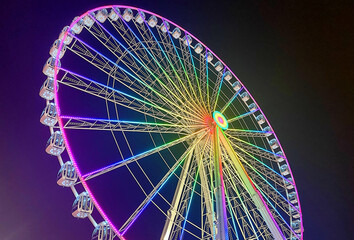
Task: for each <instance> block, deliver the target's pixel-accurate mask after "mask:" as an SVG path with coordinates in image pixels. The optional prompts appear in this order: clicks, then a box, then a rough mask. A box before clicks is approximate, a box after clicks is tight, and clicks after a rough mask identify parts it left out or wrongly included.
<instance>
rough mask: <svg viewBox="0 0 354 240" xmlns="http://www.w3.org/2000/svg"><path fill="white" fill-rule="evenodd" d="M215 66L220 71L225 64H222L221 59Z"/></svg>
mask: <svg viewBox="0 0 354 240" xmlns="http://www.w3.org/2000/svg"><path fill="white" fill-rule="evenodd" d="M214 68H215V70H216V71H218V72H220V71H221V70H222V69H223V68H224V66H223V65H222V63H221V62H220V61H217V62H216V63H215V65H214ZM224 76H225V75H224Z"/></svg>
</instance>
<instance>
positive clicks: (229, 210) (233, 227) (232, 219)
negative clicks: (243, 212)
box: [224, 182, 239, 239]
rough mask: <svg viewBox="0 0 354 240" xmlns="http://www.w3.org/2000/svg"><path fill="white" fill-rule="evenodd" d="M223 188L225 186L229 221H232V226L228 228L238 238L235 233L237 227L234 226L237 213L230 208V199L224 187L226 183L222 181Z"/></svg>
mask: <svg viewBox="0 0 354 240" xmlns="http://www.w3.org/2000/svg"><path fill="white" fill-rule="evenodd" d="M224 188H225V197H226V201H227V210H228V212H229V215H230V216H231V221H232V227H231V228H229V229H231V232H233V233H234V235H235V237H236V239H239V236H238V233H237V227H236V222H237V223H238V220H237V215H236V213H235V211H234V209H233V208H232V204H231V201H230V197H229V194H228V192H227V187H226V183H225V182H224ZM230 225H231V223H230Z"/></svg>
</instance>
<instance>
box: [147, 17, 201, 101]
mask: <svg viewBox="0 0 354 240" xmlns="http://www.w3.org/2000/svg"><path fill="white" fill-rule="evenodd" d="M163 24H164V26H165V28H166V29H167V25H166V24H167V22H166V21H163ZM147 27H149V26H148V25H147ZM149 29H150V31H151V28H149ZM151 33H152V34H153V32H152V31H151ZM158 34H159V37H160V40H161V42H162V43H163V44H162V45H163V46H164V49H165V51H164V52H165V53H166V58H167V59H168V62H169V64H170V66H171V68H172V70H173V72H174V75H175V76H176V77H177V79H178V82H176V83H177V84H180V87H181V88H183V89H184V91H185V92H186V93H187V95H188V98H189V99H190V101H191V102H193V103H194V104H196V105H198V100H197V99H194V97H193V96H192V93H191V92H190V90H188V88H187V86H186V85H185V84H184V82H183V81H182V76H184V75H185V73H184V70H183V67H184V66H183V65H181V64H182V62H181V58H180V57H179V55H176V53H178V52H177V49H176V46H175V45H174V41H173V39H172V37H171V34H170V31H167V32H166V33H163V32H162V31H158ZM156 42H157V44H159V46H160V43H159V41H157V40H156ZM171 59H172V61H173V62H174V63H175V66H174V65H173V64H172V63H171ZM178 63H180V64H178ZM187 76H188V75H187Z"/></svg>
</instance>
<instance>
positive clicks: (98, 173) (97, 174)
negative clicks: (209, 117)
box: [83, 129, 203, 181]
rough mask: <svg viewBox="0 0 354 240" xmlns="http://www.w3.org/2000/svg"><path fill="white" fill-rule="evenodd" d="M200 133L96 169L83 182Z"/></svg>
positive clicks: (196, 133) (84, 176) (195, 134)
mask: <svg viewBox="0 0 354 240" xmlns="http://www.w3.org/2000/svg"><path fill="white" fill-rule="evenodd" d="M202 131H203V129H202V130H199V131H197V132H195V133H192V134H190V135H188V136H185V137H182V138H179V139H176V140H174V141H171V142H169V143H166V144H163V145H161V146H158V147H156V148H153V149H150V150H148V151H146V152H143V153H140V154H137V155H135V156H132V157H129V158H127V159H124V160H121V161H119V162H116V163H113V164H111V165H109V166H106V167H103V168H100V169H98V170H95V171H93V172H90V173H87V174H85V175H83V178H84V179H85V181H86V180H89V179H92V178H95V177H97V176H100V175H102V174H105V173H108V172H111V171H113V170H115V169H117V168H120V167H122V166H126V165H128V164H130V163H132V162H136V161H138V160H140V159H142V158H145V157H147V156H150V155H152V154H155V153H159V152H161V151H163V150H165V149H168V148H171V147H173V146H175V145H177V144H179V143H182V142H185V141H187V140H189V139H191V138H193V137H195V136H197V135H198V134H199V133H201V132H202Z"/></svg>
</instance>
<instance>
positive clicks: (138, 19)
mask: <svg viewBox="0 0 354 240" xmlns="http://www.w3.org/2000/svg"><path fill="white" fill-rule="evenodd" d="M144 20H145V13H144V12H142V11H139V12H138V13H137V14H136V15H135V21H136V22H137V23H139V24H142V23H143V22H144Z"/></svg>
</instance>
